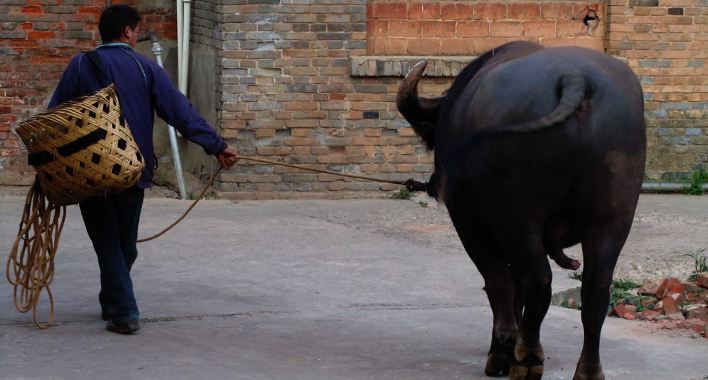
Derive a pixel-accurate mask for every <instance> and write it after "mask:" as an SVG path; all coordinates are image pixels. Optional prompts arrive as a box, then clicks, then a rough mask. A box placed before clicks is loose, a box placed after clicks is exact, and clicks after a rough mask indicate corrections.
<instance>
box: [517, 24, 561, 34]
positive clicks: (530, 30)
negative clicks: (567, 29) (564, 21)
mask: <svg viewBox="0 0 708 380" xmlns="http://www.w3.org/2000/svg"><path fill="white" fill-rule="evenodd" d="M524 36H543V37H555V36H556V23H555V21H527V22H525V23H524Z"/></svg>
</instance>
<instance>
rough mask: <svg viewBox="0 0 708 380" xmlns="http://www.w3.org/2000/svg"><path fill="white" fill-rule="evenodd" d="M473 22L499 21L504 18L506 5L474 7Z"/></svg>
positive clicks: (494, 4) (491, 4) (480, 5)
mask: <svg viewBox="0 0 708 380" xmlns="http://www.w3.org/2000/svg"><path fill="white" fill-rule="evenodd" d="M474 18H475V20H501V19H504V18H506V5H504V4H497V3H480V4H475V5H474Z"/></svg>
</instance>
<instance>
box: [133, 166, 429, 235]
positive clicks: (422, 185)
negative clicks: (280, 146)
mask: <svg viewBox="0 0 708 380" xmlns="http://www.w3.org/2000/svg"><path fill="white" fill-rule="evenodd" d="M238 159H239V160H246V161H255V162H261V163H265V164H271V165H280V166H285V167H288V168H294V169H301V170H307V171H311V172H317V173H326V174H332V175H336V176H340V177H348V178H356V179H361V180H365V181H372V182H383V183H392V184H395V185H403V186H406V188H407V189H408V190H409V191H424V190H425V189H426V188H427V184H428V183H427V182H419V181H416V180H414V179H413V178H410V179H408V180H406V181H395V180H387V179H381V178H375V177H366V176H361V175H356V174H346V173H339V172H334V171H330V170H324V169H315V168H310V167H307V166H302V165H295V164H286V163H284V162H280V161H272V160H267V159H265V158H257V157H244V156H239V158H238ZM221 169H222V167H221V166H219V168H218V169H217V170H216V171H215V172H214V174H213V175H212V176H211V179H210V180H209V183H207V185H206V186H204V189H203V190H202V192H201V193H200V194H199V196H198V197H197V199H196V200H195V201H194V202H193V203H192V205H191V206H189V208H188V209H187V211H185V212H184V213H183V214H182V216H180V217H179V218H178V219H177V220H176V221H175V222H174V223H172V224H170V225H169V226H167V227H165V228H164V229H163V230H162V231H160V232H158V233H156V234H155V235H152V236H150V237H146V238H144V239H138V243H144V242H146V241H150V240H153V239H156V238H158V237H160V236H162V235H163V234H165V232H167V231H169V230H171V229H172V227H174V226H176V225H177V224H178V223H179V222H181V221H182V220H183V219H184V218H185V217H187V214H189V212H190V211H192V209H193V208H194V206H196V205H197V202H199V201H200V200H201V199H202V197H204V194H206V192H207V190H208V189H209V187H211V185H212V184H214V180H215V179H216V177H217V176H218V175H219V173H220V172H221Z"/></svg>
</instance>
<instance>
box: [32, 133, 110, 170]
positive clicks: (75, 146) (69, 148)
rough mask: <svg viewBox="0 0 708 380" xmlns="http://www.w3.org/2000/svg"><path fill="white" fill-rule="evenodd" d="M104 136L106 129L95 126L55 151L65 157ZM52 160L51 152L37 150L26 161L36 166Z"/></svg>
mask: <svg viewBox="0 0 708 380" xmlns="http://www.w3.org/2000/svg"><path fill="white" fill-rule="evenodd" d="M105 138H106V130H105V129H102V128H97V129H96V130H94V131H93V132H91V133H89V134H87V135H84V136H81V137H79V138H78V139H76V140H74V141H72V142H70V143H67V144H64V145H62V146H60V147H59V149H57V153H59V155H61V156H62V157H67V156H71V155H72V154H74V153H76V152H78V151H80V150H83V149H86V148H88V147H89V146H91V145H93V144H95V143H97V142H98V141H100V140H103V139H105ZM53 160H54V155H53V154H51V153H50V152H47V151H46V150H45V151H43V152H38V153H33V154H30V155H29V156H28V157H27V161H28V162H29V164H30V165H32V166H36V165H43V164H46V163H47V162H51V161H53Z"/></svg>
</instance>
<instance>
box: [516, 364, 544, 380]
mask: <svg viewBox="0 0 708 380" xmlns="http://www.w3.org/2000/svg"><path fill="white" fill-rule="evenodd" d="M542 378H543V366H542V365H536V366H532V367H525V366H523V365H513V366H511V368H509V380H541V379H542Z"/></svg>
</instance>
